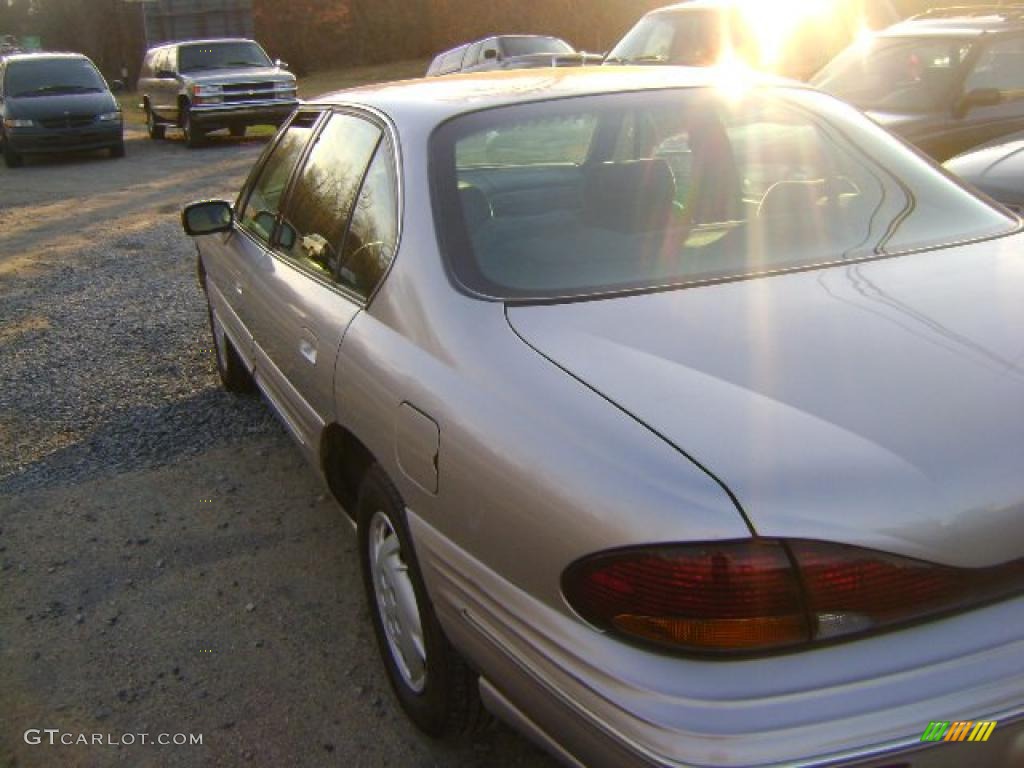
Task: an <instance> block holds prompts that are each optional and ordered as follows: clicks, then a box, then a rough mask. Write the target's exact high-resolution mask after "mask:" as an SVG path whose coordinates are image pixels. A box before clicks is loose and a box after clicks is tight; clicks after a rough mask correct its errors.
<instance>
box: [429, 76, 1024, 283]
mask: <svg viewBox="0 0 1024 768" xmlns="http://www.w3.org/2000/svg"><path fill="white" fill-rule="evenodd" d="M431 152H432V163H431V168H432V174H433V180H432V181H433V185H434V191H435V208H434V210H435V216H436V218H437V220H438V225H439V229H440V232H441V237H442V242H443V245H444V249H445V252H446V257H447V258H448V259H449V260H450V262H451V266H452V269H453V272H454V274H455V276H456V277H457V279H458V281H459V282H460V283H461V284H462V285H463V286H464V287H466V288H468V289H469V290H470V291H472V292H474V293H477V294H481V295H484V296H489V297H494V298H502V299H534V298H536V299H542V298H558V297H571V296H585V295H600V294H607V293H612V292H618V291H622V290H636V289H649V288H655V287H662V286H671V285H685V284H692V283H697V282H704V281H708V280H717V279H729V278H741V277H748V276H753V275H760V274H765V273H771V272H775V271H780V270H787V269H794V268H801V267H808V266H814V265H819V264H828V263H836V262H842V261H844V260H852V259H863V258H866V257H872V256H878V255H887V254H893V253H901V252H905V251H909V250H915V249H922V248H927V247H933V246H936V245H943V244H948V243H952V242H959V241H965V240H971V239H977V238H983V237H988V236H994V235H998V234H1004V233H1008V232H1011V231H1015V229H1016V227H1017V221H1016V219H1011V218H1010V217H1009V216H1008V215H1007V214H1005V213H1003V212H1002V211H1001V210H1000V209H997V208H995V207H992V206H990V205H989V204H987V203H985V202H983V201H982V200H980V199H979V198H976V197H974V196H973V195H972V194H970V193H969V192H967V191H966V190H964V189H963V188H962V187H960V186H959V185H958V184H956V183H955V182H953V181H951V180H950V179H949V178H948V177H947V176H946V175H945V174H944V173H943V172H942V171H941V170H939V169H938V168H937V167H935V166H934V165H932V164H931V163H930V162H929V161H926V160H924V159H922V158H921V157H919V156H918V155H916V154H915V153H913V152H912V151H910V150H908V149H907V148H906V147H905V146H904V145H903V144H902V143H901V142H899V141H898V140H896V139H894V138H892V137H891V136H890V135H889V134H888V133H886V132H885V131H884V130H882V129H881V128H879V127H878V126H876V125H875V124H874V123H872V122H871V121H870V120H867V119H866V118H864V117H863V116H861V115H860V114H859V113H858V112H857V111H856V110H855V109H853V108H851V107H848V106H846V105H844V104H841V103H840V102H838V101H836V100H835V99H831V98H829V97H827V96H824V95H822V94H818V93H815V92H813V91H809V90H804V89H796V88H763V89H754V90H750V91H747V92H746V93H745V94H743V95H736V94H732V95H729V94H725V93H723V92H722V91H720V90H719V89H715V88H692V89H676V90H668V91H652V92H642V93H618V94H608V95H601V96H589V97H579V98H570V99H561V100H553V101H547V102H540V103H533V104H521V105H516V106H511V107H502V108H496V109H489V110H484V111H481V112H476V113H471V114H468V115H464V116H461V117H458V118H456V119H454V120H452V121H449V122H448V123H446V124H444V125H443V126H442V127H441V128H439V129H438V130H437V131H436V132H435V134H434V136H433V138H432V140H431Z"/></svg>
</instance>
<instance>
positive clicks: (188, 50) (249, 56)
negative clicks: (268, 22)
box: [178, 41, 273, 72]
mask: <svg viewBox="0 0 1024 768" xmlns="http://www.w3.org/2000/svg"><path fill="white" fill-rule="evenodd" d="M270 66H273V65H272V64H271V62H270V58H269V57H268V56H267V54H266V53H264V51H263V49H262V48H260V47H259V45H257V44H256V43H253V42H248V41H239V42H225V43H200V44H196V45H183V46H181V47H180V48H178V71H179V72H199V71H202V70H207V69H234V68H236V67H243V68H244V67H270Z"/></svg>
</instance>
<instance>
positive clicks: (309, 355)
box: [299, 339, 316, 365]
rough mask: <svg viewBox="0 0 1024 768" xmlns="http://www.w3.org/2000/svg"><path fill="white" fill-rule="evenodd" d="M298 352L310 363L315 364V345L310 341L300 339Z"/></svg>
mask: <svg viewBox="0 0 1024 768" xmlns="http://www.w3.org/2000/svg"><path fill="white" fill-rule="evenodd" d="M299 354H300V355H302V356H303V357H304V358H306V360H307V361H308V362H309V364H310V365H316V346H315V345H313V344H312V343H311V342H309V341H307V340H306V339H302V340H300V341H299Z"/></svg>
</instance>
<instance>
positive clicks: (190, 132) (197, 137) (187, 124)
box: [181, 107, 206, 149]
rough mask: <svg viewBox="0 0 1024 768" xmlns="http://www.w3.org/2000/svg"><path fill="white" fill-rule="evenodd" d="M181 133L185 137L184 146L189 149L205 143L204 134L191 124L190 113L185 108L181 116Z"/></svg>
mask: <svg viewBox="0 0 1024 768" xmlns="http://www.w3.org/2000/svg"><path fill="white" fill-rule="evenodd" d="M181 132H182V134H184V136H185V146H187V147H188V148H189V149H195V148H196V147H201V146H203V144H204V143H205V142H206V134H205V133H203V132H202V130H200V129H199V128H198V127H197V126H196V125H195V123H193V122H192V112H191V110H189V108H188V107H185V108H184V110H183V112H182V115H181Z"/></svg>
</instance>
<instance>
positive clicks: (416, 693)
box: [356, 465, 490, 739]
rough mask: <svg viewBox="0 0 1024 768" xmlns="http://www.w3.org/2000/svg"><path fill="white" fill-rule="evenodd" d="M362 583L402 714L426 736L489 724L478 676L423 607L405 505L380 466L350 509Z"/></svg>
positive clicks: (425, 598) (455, 734)
mask: <svg viewBox="0 0 1024 768" xmlns="http://www.w3.org/2000/svg"><path fill="white" fill-rule="evenodd" d="M356 519H357V522H358V538H359V551H360V561H361V564H362V571H363V584H364V586H365V588H366V600H367V603H368V606H369V609H370V616H371V620H372V621H373V629H374V632H375V634H376V636H377V645H378V648H379V651H380V655H381V659H382V660H383V662H384V667H385V668H386V669H387V673H388V680H389V681H390V682H391V687H392V689H393V690H394V692H395V696H396V697H397V698H398V702H399V704H400V705H401V707H402V709H403V710H404V711H405V713H406V715H407V716H408V717H409V719H411V720H412V721H413V723H415V724H416V726H417V727H418V728H419V729H420V730H421V731H423V732H424V733H427V734H428V735H430V736H435V737H445V738H449V739H457V738H459V737H463V736H467V735H470V734H472V733H474V732H476V731H478V730H480V729H481V728H482V727H483V726H485V725H487V724H488V723H489V722H490V716H489V715H488V714H487V711H486V710H485V709H484V708H483V705H482V703H481V702H480V694H479V687H478V681H477V676H476V674H475V673H474V672H473V670H471V669H470V668H469V666H468V665H467V664H466V662H465V661H463V659H462V657H461V656H459V654H458V652H457V651H456V650H455V649H454V648H452V646H451V644H450V643H449V642H448V639H447V638H446V637H445V636H444V632H443V631H442V630H441V625H440V623H439V622H438V620H437V616H436V614H435V613H434V609H433V607H432V606H431V604H430V597H429V595H428V594H427V590H426V586H425V585H424V583H423V577H422V575H421V573H420V569H419V564H418V563H417V561H416V553H415V551H414V550H413V544H412V538H411V536H410V534H409V528H408V524H407V523H406V520H405V504H404V503H403V502H402V497H401V496H400V495H399V493H398V490H397V489H396V488H395V487H394V485H392V484H391V481H390V480H389V479H388V477H387V475H386V474H385V473H384V470H383V469H381V467H380V466H379V465H374V466H372V467H371V468H370V469H369V470H368V471H367V473H366V476H365V477H364V479H363V482H362V484H361V485H360V488H359V500H358V502H357V503H356Z"/></svg>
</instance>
